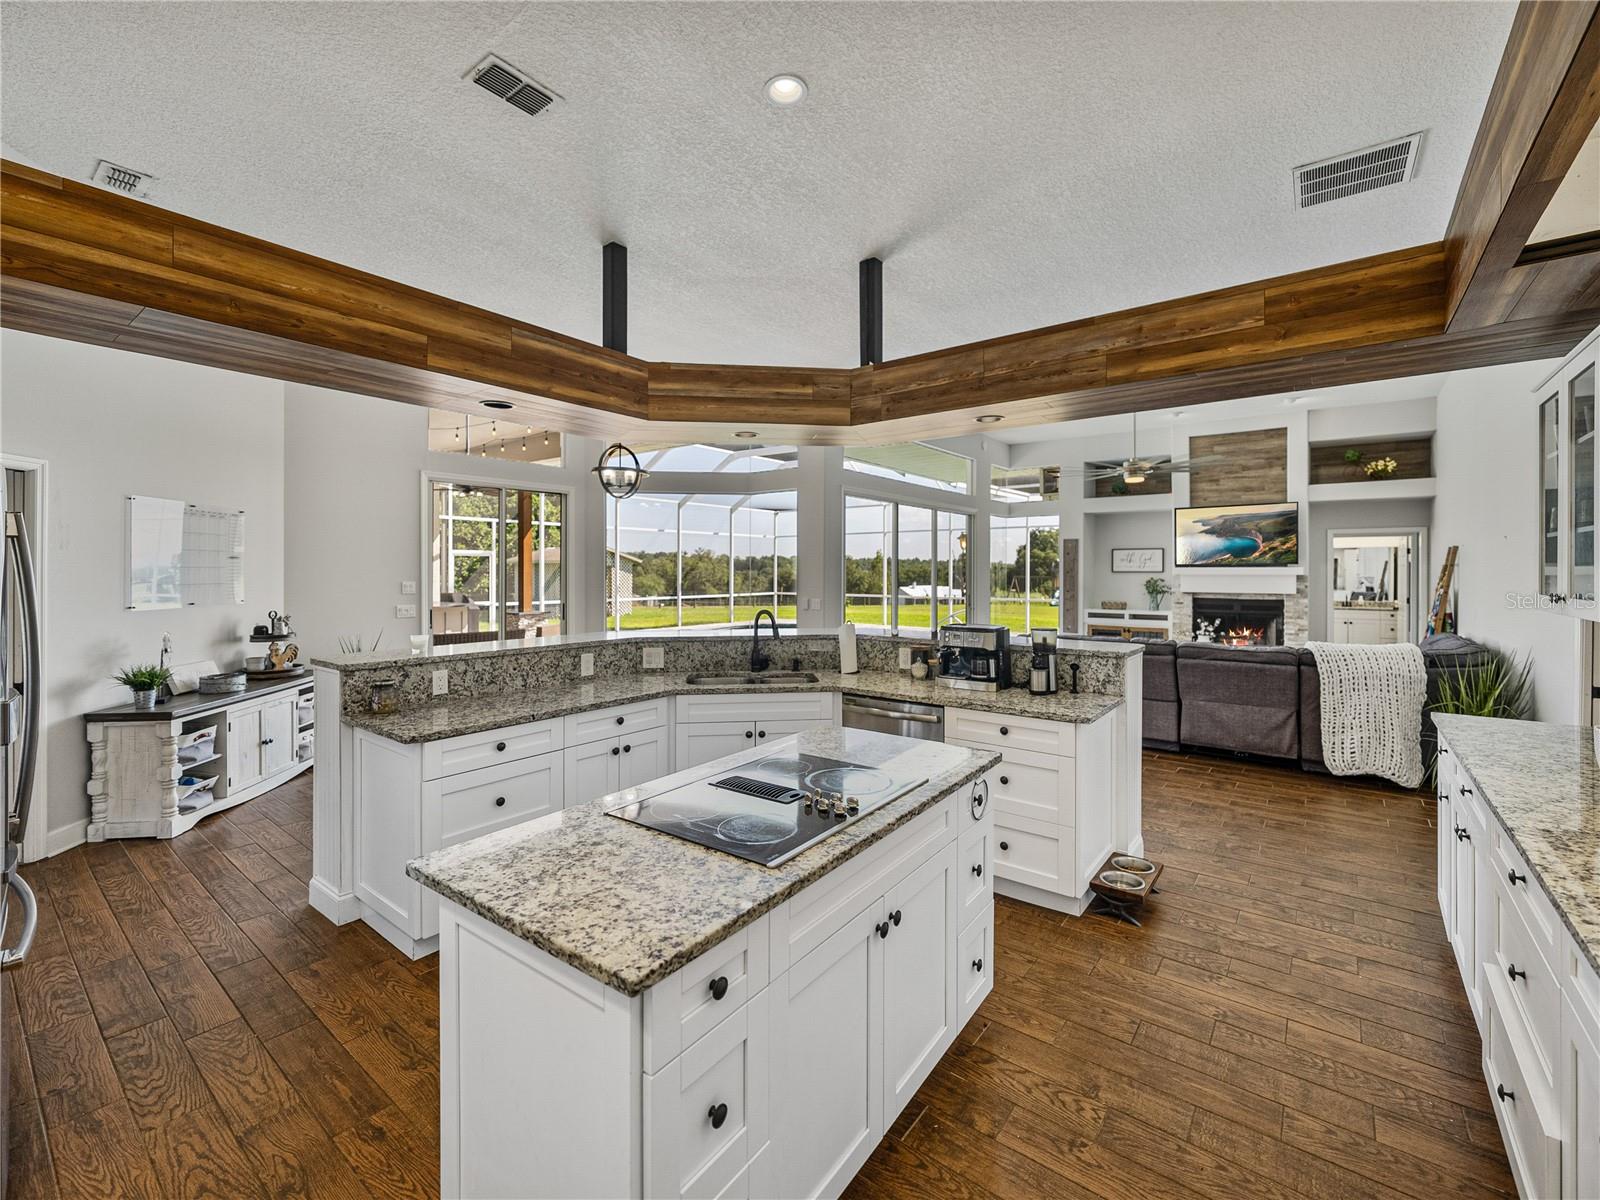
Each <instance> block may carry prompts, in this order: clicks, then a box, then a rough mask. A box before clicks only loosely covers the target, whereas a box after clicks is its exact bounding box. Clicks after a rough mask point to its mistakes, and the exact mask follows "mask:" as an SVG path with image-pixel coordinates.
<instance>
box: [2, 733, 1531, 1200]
mask: <svg viewBox="0 0 1600 1200" xmlns="http://www.w3.org/2000/svg"><path fill="white" fill-rule="evenodd" d="M310 813H311V786H310V777H309V776H302V777H301V778H299V779H297V780H295V781H293V782H291V783H289V784H287V785H285V786H284V787H282V788H280V789H278V790H277V791H275V792H273V793H271V795H270V796H269V797H263V798H262V800H260V801H256V802H253V803H251V804H246V805H243V806H241V807H240V808H237V809H234V810H231V811H230V812H227V813H223V814H221V815H220V816H217V817H214V818H211V819H210V820H208V821H205V822H203V823H202V824H201V825H200V826H199V827H198V828H197V829H195V830H194V831H192V832H190V833H189V834H186V835H185V836H183V837H182V838H179V839H176V840H174V841H173V842H171V843H158V842H113V843H107V844H102V845H95V846H82V847H79V848H77V849H75V850H72V851H69V852H68V853H66V854H63V855H60V856H58V857H57V858H55V859H51V860H49V861H47V862H44V863H39V864H36V865H33V866H30V867H28V868H25V874H27V876H28V878H29V879H30V881H31V882H32V883H33V885H34V887H35V889H36V890H37V891H38V892H39V893H40V900H41V930H40V935H39V938H38V941H37V942H36V944H35V951H34V953H33V955H32V956H31V957H30V959H29V961H28V962H27V963H26V964H25V965H24V966H23V967H21V968H19V969H17V970H14V971H11V972H8V973H7V974H6V976H5V977H4V979H3V981H0V986H4V988H5V990H6V999H7V1004H6V1023H5V1028H4V1030H3V1034H4V1045H5V1050H6V1053H7V1055H8V1057H9V1058H10V1060H11V1064H12V1069H11V1082H12V1095H11V1110H10V1111H11V1115H12V1120H11V1128H10V1130H9V1140H10V1150H11V1171H12V1187H13V1189H14V1194H15V1195H16V1196H19V1197H35V1196H37V1197H60V1198H62V1200H72V1198H75V1197H111V1196H119V1197H120V1196H151V1197H173V1196H188V1195H195V1196H200V1195H229V1196H234V1195H237V1196H254V1195H266V1196H273V1197H292V1196H303V1197H312V1198H316V1197H324V1196H327V1197H353V1198H354V1197H362V1196H372V1197H397V1196H405V1197H429V1196H434V1195H437V1193H438V1161H439V1153H438V1113H439V1097H438V1086H439V1084H438V1029H439V1008H438V970H437V962H436V960H434V959H424V960H422V961H420V962H416V963H412V962H408V961H407V960H406V959H404V958H403V957H402V956H401V955H400V954H399V953H398V952H396V951H395V950H393V949H392V948H391V947H390V946H389V945H388V944H387V943H385V942H383V941H382V940H381V939H379V938H378V937H377V936H376V935H375V934H373V933H372V932H371V931H370V930H368V929H367V928H366V927H365V926H364V925H359V924H357V925H351V926H346V927H344V928H342V929H339V928H335V927H334V926H332V925H330V924H329V923H328V922H327V921H325V920H324V919H323V918H322V917H321V916H319V915H318V914H317V913H315V912H313V911H312V910H311V908H310V907H309V906H308V905H307V903H306V877H307V875H308V874H309V866H310V848H309V846H308V844H307V843H308V842H309V839H310ZM1145 827H1146V839H1147V843H1148V851H1149V853H1150V854H1151V855H1152V856H1154V857H1156V858H1159V859H1161V860H1162V861H1163V862H1164V863H1165V864H1166V867H1167V869H1166V873H1165V874H1164V875H1163V877H1162V883H1161V889H1162V893H1161V895H1160V896H1158V897H1156V898H1155V901H1154V902H1153V903H1152V905H1151V907H1150V909H1149V911H1148V913H1147V920H1146V924H1145V927H1144V928H1143V929H1133V928H1131V927H1129V926H1123V925H1114V924H1112V923H1110V922H1108V921H1105V920H1103V919H1100V918H1082V919H1080V918H1073V917H1063V916H1060V915H1058V914H1054V913H1049V912H1046V911H1044V910H1042V909H1038V908H1032V907H1030V906H1028V905H1023V904H1017V903H1014V902H1011V901H1007V900H1004V899H1002V900H999V901H998V902H997V911H996V933H995V942H996V964H997V980H996V985H995V992H994V994H993V995H992V996H991V997H990V999H989V1000H988V1001H987V1002H986V1003H985V1004H984V1006H983V1008H982V1009H980V1010H979V1012H978V1014H977V1015H976V1016H975V1017H974V1018H973V1020H972V1022H971V1024H969V1025H968V1027H967V1028H966V1030H964V1031H963V1033H962V1035H961V1037H960V1039H959V1040H958V1041H957V1043H956V1046H955V1048H954V1049H952V1050H951V1052H950V1053H949V1054H948V1055H947V1056H946V1057H945V1060H944V1061H943V1062H942V1063H941V1064H940V1065H939V1067H938V1068H936V1069H935V1071H934V1073H933V1075H932V1077H931V1078H929V1080H928V1082H927V1083H926V1084H925V1085H924V1086H923V1087H922V1089H921V1090H920V1091H919V1092H918V1093H917V1096H916V1097H915V1098H914V1099H913V1100H912V1102H911V1104H910V1105H909V1106H908V1107H907V1108H906V1110H905V1112H904V1113H902V1114H901V1116H900V1118H899V1119H898V1120H897V1121H896V1122H895V1123H894V1127H893V1128H892V1129H891V1130H890V1132H889V1135H888V1137H886V1138H885V1140H884V1142H883V1144H882V1145H881V1146H880V1147H879V1148H878V1150H877V1152H876V1153H874V1155H873V1156H872V1158H871V1160H870V1161H869V1162H868V1163H867V1165H866V1167H865V1168H863V1170H862V1171H861V1173H860V1175H859V1176H858V1177H857V1178H856V1180H855V1182H854V1183H853V1184H852V1185H851V1188H850V1194H851V1195H852V1196H859V1197H873V1198H882V1197H913V1196H936V1197H963V1198H978V1197H991V1196H992V1197H1005V1198H1007V1200H1012V1198H1015V1200H1023V1198H1032V1197H1040V1196H1051V1197H1056V1196H1060V1197H1096V1196H1098V1197H1104V1198H1105V1200H1121V1198H1122V1197H1125V1196H1129V1195H1133V1196H1146V1197H1163V1198H1165V1197H1176V1198H1180V1200H1181V1198H1184V1197H1191V1196H1206V1197H1218V1198H1227V1200H1232V1198H1234V1197H1237V1196H1240V1195H1252V1196H1268V1197H1282V1198H1284V1200H1300V1198H1309V1200H1339V1198H1344V1197H1397V1198H1400V1200H1432V1198H1433V1197H1436V1196H1442V1195H1452V1196H1462V1197H1479V1198H1482V1200H1499V1198H1501V1197H1510V1196H1514V1195H1515V1194H1516V1189H1515V1186H1514V1185H1513V1183H1512V1181H1511V1176H1510V1173H1509V1171H1508V1169H1507V1166H1506V1160H1505V1153H1504V1151H1503V1149H1502V1147H1501V1145H1500V1140H1499V1136H1498V1132H1497V1129H1496V1126H1495V1123H1494V1117H1493V1115H1492V1112H1491V1111H1490V1107H1489V1099H1488V1093H1487V1088H1486V1087H1485V1085H1484V1082H1483V1078H1482V1074H1481V1071H1480V1068H1479V1065H1478V1056H1479V1053H1480V1047H1479V1043H1478V1035H1477V1031H1476V1030H1475V1028H1474V1027H1473V1024H1472V1017H1471V1014H1470V1012H1469V1011H1468V1009H1467V1006H1466V999H1465V996H1464V994H1463V993H1462V990H1461V985H1460V980H1459V979H1458V978H1457V976H1456V971H1455V964H1454V961H1453V959H1452V958H1451V955H1450V951H1449V949H1448V947H1447V946H1446V944H1445V941H1444V933H1443V929H1442V927H1441V926H1440V922H1439V916H1438V912H1437V907H1436V905H1435V902H1434V899H1433V861H1434V859H1433V855H1434V849H1433V847H1434V828H1433V804H1432V799H1431V797H1429V796H1426V795H1419V794H1415V793H1408V792H1401V791H1399V790H1397V789H1393V788H1388V787H1380V786H1375V785H1370V784H1366V783H1353V782H1348V781H1342V780H1333V779H1329V778H1326V777H1321V776H1315V775H1306V774H1302V773H1301V772H1300V771H1298V770H1293V769H1288V768H1275V767H1269V766H1261V765H1256V764H1245V763H1238V762H1233V761H1231V760H1226V759H1212V758H1204V757H1200V756H1189V755H1170V754H1147V755H1146V756H1145ZM1396 879H1401V880H1409V881H1410V882H1406V883H1400V884H1396V883H1395V880H1396Z"/></svg>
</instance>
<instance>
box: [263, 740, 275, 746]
mask: <svg viewBox="0 0 1600 1200" xmlns="http://www.w3.org/2000/svg"><path fill="white" fill-rule="evenodd" d="M261 744H262V745H263V746H270V745H272V739H271V738H262V739H261Z"/></svg>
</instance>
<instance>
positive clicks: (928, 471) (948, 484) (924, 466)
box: [844, 442, 972, 493]
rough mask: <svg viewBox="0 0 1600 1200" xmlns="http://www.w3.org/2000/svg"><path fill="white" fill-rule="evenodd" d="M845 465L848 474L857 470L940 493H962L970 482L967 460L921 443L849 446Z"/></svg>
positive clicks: (969, 467) (968, 462)
mask: <svg viewBox="0 0 1600 1200" xmlns="http://www.w3.org/2000/svg"><path fill="white" fill-rule="evenodd" d="M844 465H845V469H846V470H848V471H860V472H861V473H863V474H865V475H876V476H878V477H879V478H880V479H898V480H899V481H900V482H902V483H914V484H917V485H919V486H921V487H928V488H936V489H938V490H939V491H941V492H963V493H964V492H966V491H967V490H968V489H969V487H970V486H971V480H972V460H971V459H970V458H963V457H962V456H961V455H959V454H953V453H951V452H950V451H949V450H941V449H939V448H938V447H937V446H924V445H923V444H922V443H921V442H906V443H904V444H902V445H898V446H849V447H846V448H845V452H844Z"/></svg>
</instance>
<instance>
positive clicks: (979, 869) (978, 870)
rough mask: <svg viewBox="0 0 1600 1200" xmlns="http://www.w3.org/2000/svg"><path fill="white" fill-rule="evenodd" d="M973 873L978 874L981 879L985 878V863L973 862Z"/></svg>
mask: <svg viewBox="0 0 1600 1200" xmlns="http://www.w3.org/2000/svg"><path fill="white" fill-rule="evenodd" d="M972 873H973V874H974V875H976V876H977V877H978V878H979V879H982V878H983V864H982V863H973V864H972Z"/></svg>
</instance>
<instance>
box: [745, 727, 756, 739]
mask: <svg viewBox="0 0 1600 1200" xmlns="http://www.w3.org/2000/svg"><path fill="white" fill-rule="evenodd" d="M744 735H745V737H747V738H753V737H755V735H756V731H755V730H754V729H746V730H745V731H744Z"/></svg>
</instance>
